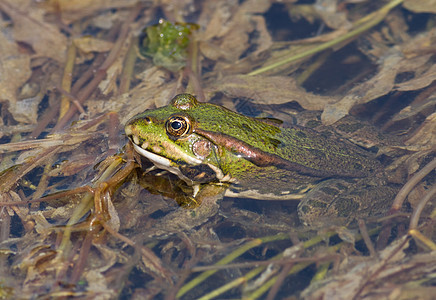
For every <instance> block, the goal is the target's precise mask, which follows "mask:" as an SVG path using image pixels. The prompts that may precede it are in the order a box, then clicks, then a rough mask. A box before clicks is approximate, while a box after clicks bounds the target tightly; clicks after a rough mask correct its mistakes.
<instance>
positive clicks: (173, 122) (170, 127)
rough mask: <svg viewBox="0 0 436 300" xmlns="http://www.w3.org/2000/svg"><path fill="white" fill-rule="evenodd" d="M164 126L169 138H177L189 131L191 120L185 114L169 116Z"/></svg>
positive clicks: (187, 133)
mask: <svg viewBox="0 0 436 300" xmlns="http://www.w3.org/2000/svg"><path fill="white" fill-rule="evenodd" d="M165 128H166V130H167V134H168V136H169V137H170V139H173V140H177V139H180V138H183V137H185V136H187V135H189V134H190V133H191V121H190V120H189V119H188V118H187V117H186V116H171V117H170V118H169V119H168V120H167V122H166V123H165Z"/></svg>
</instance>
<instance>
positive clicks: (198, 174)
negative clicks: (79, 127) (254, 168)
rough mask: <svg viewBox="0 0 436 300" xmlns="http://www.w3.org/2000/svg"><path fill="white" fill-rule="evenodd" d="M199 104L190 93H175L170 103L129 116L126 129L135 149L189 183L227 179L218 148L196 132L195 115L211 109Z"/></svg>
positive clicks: (197, 123)
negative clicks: (202, 107) (220, 162)
mask: <svg viewBox="0 0 436 300" xmlns="http://www.w3.org/2000/svg"><path fill="white" fill-rule="evenodd" d="M201 105H204V103H199V102H197V99H196V98H195V97H194V96H192V95H189V94H180V95H177V96H176V97H174V98H173V99H172V101H171V103H170V104H169V105H167V106H165V107H162V108H158V109H152V110H147V111H145V112H144V113H142V114H140V115H137V116H135V117H134V118H132V119H131V120H130V121H128V123H127V124H126V126H125V132H126V134H127V136H128V137H129V139H130V141H131V142H132V144H133V146H134V148H135V150H136V152H138V153H139V154H140V155H142V156H144V157H146V158H147V159H149V160H150V161H151V162H153V163H154V164H155V165H156V166H157V167H158V168H161V169H165V170H167V171H169V172H171V173H174V174H176V175H177V176H179V177H180V178H182V179H183V180H185V181H186V182H187V183H188V184H193V183H203V182H209V181H213V180H219V181H226V180H228V179H229V178H226V176H225V175H224V173H223V171H222V170H221V168H220V164H219V160H220V158H219V154H218V152H219V149H218V148H217V146H216V145H214V144H213V143H212V142H211V141H210V140H209V139H207V138H205V137H204V136H202V135H200V134H198V133H196V129H197V128H198V127H199V121H198V120H197V119H198V116H199V115H201V114H208V113H210V112H208V111H207V110H204V109H201V107H200V106H201ZM221 154H222V153H221Z"/></svg>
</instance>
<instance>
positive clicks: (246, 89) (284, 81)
mask: <svg viewBox="0 0 436 300" xmlns="http://www.w3.org/2000/svg"><path fill="white" fill-rule="evenodd" d="M212 89H213V90H215V91H221V92H223V93H225V94H226V95H228V96H230V97H241V98H249V99H253V100H254V101H255V102H257V103H260V104H283V103H288V102H292V101H295V102H298V104H300V105H301V106H302V107H303V108H304V109H309V110H322V109H323V108H324V107H325V105H326V104H328V103H332V102H334V101H336V99H335V98H331V97H326V96H319V95H315V94H312V93H308V92H306V91H305V90H304V89H302V88H301V87H299V86H298V85H297V83H296V81H295V79H293V78H291V77H285V76H283V77H282V76H248V75H235V76H226V77H225V78H223V79H222V80H220V81H219V82H218V83H217V84H216V85H214V86H213V88H212Z"/></svg>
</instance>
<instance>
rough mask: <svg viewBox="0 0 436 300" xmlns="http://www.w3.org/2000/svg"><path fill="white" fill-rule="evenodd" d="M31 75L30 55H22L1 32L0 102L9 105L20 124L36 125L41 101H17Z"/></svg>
mask: <svg viewBox="0 0 436 300" xmlns="http://www.w3.org/2000/svg"><path fill="white" fill-rule="evenodd" d="M30 75H31V70H30V57H29V55H27V54H20V53H19V51H18V46H17V45H16V44H15V43H14V42H13V41H11V40H10V39H9V38H8V37H7V36H6V35H5V34H4V31H0V102H7V103H8V105H9V111H10V112H11V114H12V115H13V117H14V119H15V120H16V121H18V122H23V123H36V118H37V115H36V113H37V108H38V104H39V101H38V102H37V103H35V102H34V101H33V102H32V100H31V99H30V100H29V101H26V100H22V101H18V99H17V90H18V89H19V88H20V87H21V86H22V85H23V84H24V83H25V82H26V81H27V80H28V79H29V77H30Z"/></svg>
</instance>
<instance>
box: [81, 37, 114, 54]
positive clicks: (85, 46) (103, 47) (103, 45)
mask: <svg viewBox="0 0 436 300" xmlns="http://www.w3.org/2000/svg"><path fill="white" fill-rule="evenodd" d="M73 42H74V45H76V47H77V48H78V49H80V50H81V51H82V52H84V53H90V52H107V51H109V50H111V49H112V48H113V46H114V43H112V42H108V41H105V40H101V39H97V38H93V37H90V36H84V37H80V38H76V39H74V41H73Z"/></svg>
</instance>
